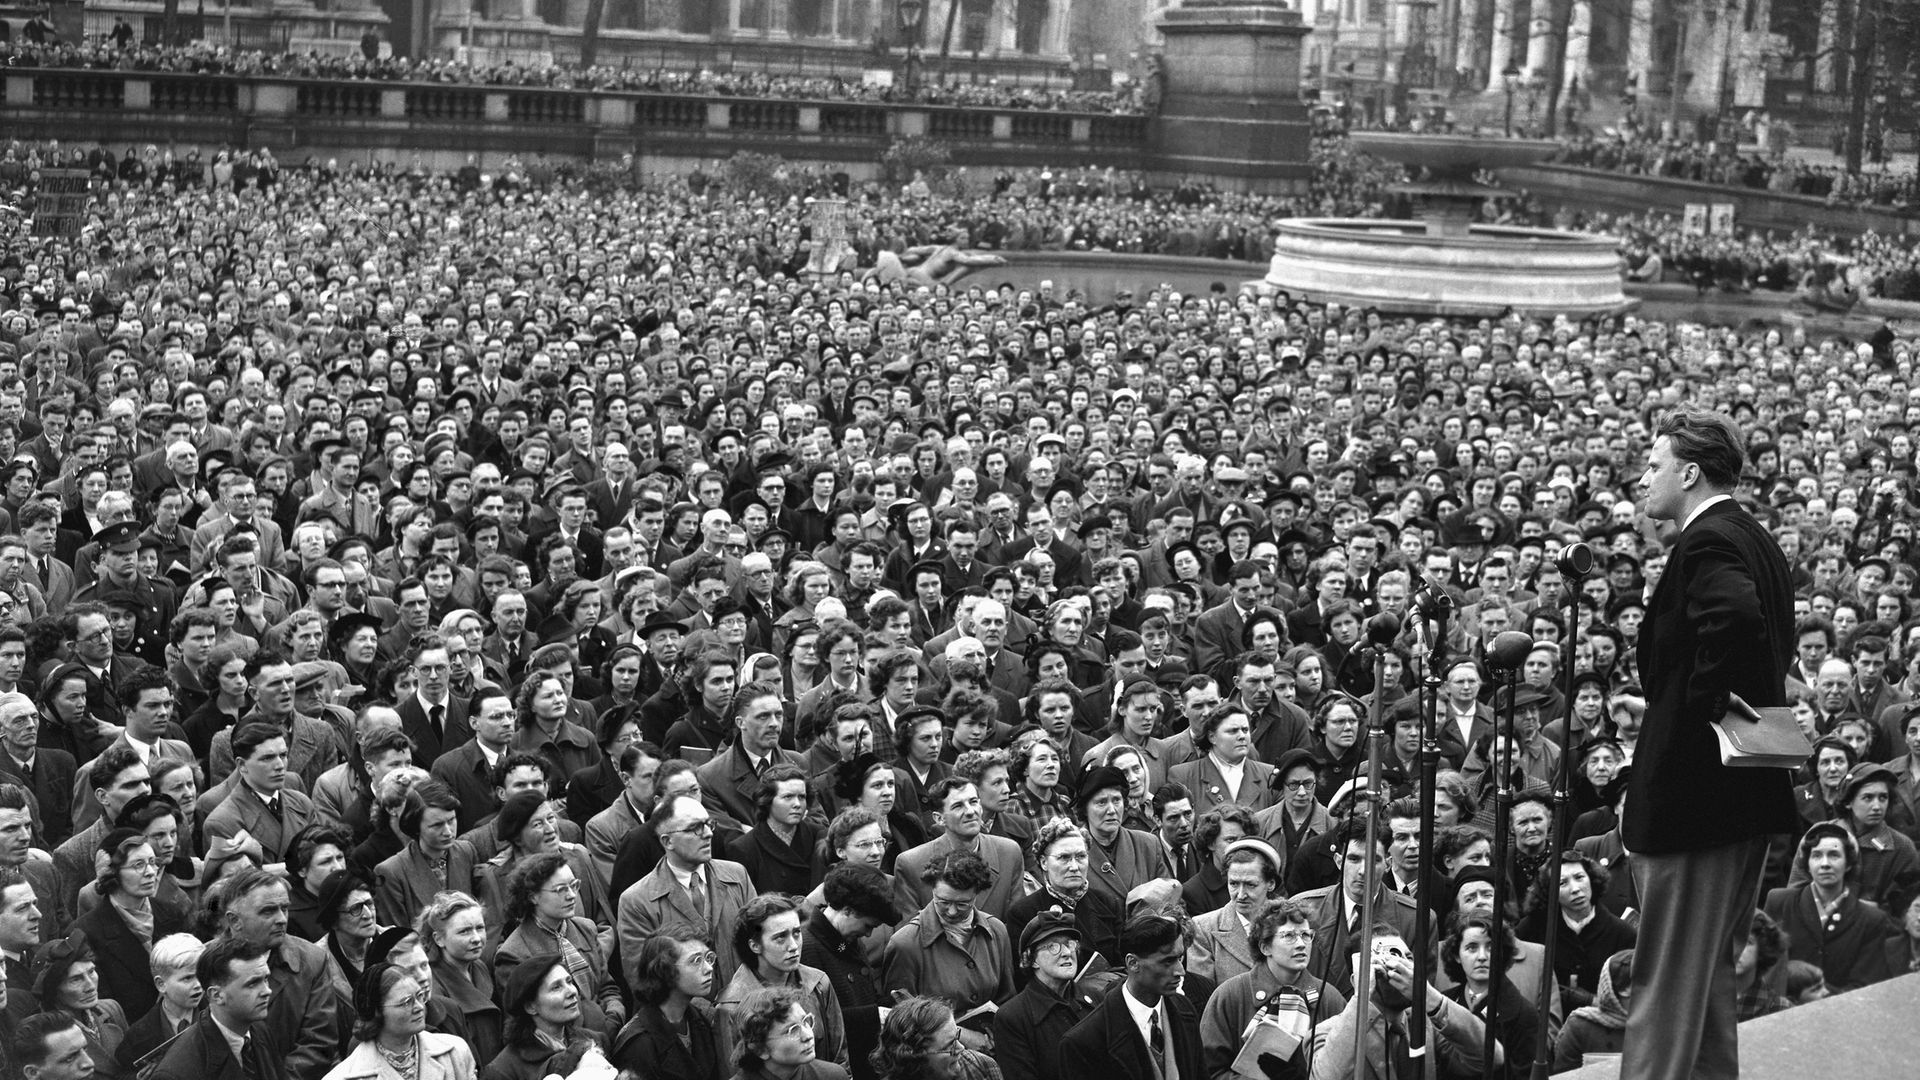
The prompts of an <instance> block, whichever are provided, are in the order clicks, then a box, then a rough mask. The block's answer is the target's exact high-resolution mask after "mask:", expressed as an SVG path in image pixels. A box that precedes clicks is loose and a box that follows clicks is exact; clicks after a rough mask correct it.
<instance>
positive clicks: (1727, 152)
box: [1553, 128, 1915, 212]
mask: <svg viewBox="0 0 1920 1080" xmlns="http://www.w3.org/2000/svg"><path fill="white" fill-rule="evenodd" d="M1755 134H1756V137H1757V138H1759V140H1760V144H1761V145H1760V146H1759V147H1757V148H1755V149H1753V150H1749V151H1746V152H1742V151H1741V150H1740V148H1738V147H1736V146H1731V145H1728V144H1727V143H1724V142H1718V141H1714V140H1711V139H1708V140H1691V139H1682V138H1673V137H1666V136H1664V135H1663V134H1662V133H1660V132H1654V131H1642V130H1640V129H1637V128H1622V129H1610V130H1608V131H1606V132H1585V131H1583V132H1581V133H1580V134H1578V135H1577V136H1575V137H1574V138H1571V139H1568V140H1567V141H1566V142H1565V143H1564V144H1563V145H1562V146H1561V148H1560V150H1559V152H1558V153H1557V154H1556V155H1555V156H1554V159H1553V160H1554V161H1556V162H1558V163H1560V164H1565V165H1579V166H1582V167H1585V168H1590V169H1606V170H1608V171H1611V172H1624V173H1632V174H1634V175H1638V176H1658V177H1664V178H1667V179H1672V180H1692V181H1694V182H1696V183H1702V184H1718V185H1721V186H1725V187H1738V188H1751V189H1755V190H1759V191H1770V192H1774V193H1776V194H1781V195H1804V196H1808V197H1810V198H1816V199H1821V200H1824V201H1825V202H1826V203H1828V204H1829V205H1845V206H1860V207H1879V208H1883V209H1893V210H1898V211H1902V212H1910V211H1911V210H1912V208H1913V207H1914V205H1915V199H1914V196H1915V189H1914V175H1915V174H1914V173H1913V172H1912V170H1897V169H1876V170H1862V171H1859V172H1848V171H1847V170H1846V169H1844V168H1841V167H1840V166H1837V165H1820V164H1814V163H1812V162H1808V161H1804V160H1801V159H1798V158H1794V157H1790V156H1783V155H1780V154H1776V153H1774V152H1772V148H1770V147H1768V146H1767V145H1766V143H1767V141H1768V140H1767V136H1766V133H1765V132H1764V131H1762V132H1756V133H1755Z"/></svg>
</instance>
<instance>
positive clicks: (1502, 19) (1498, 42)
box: [1487, 0, 1519, 90]
mask: <svg viewBox="0 0 1920 1080" xmlns="http://www.w3.org/2000/svg"><path fill="white" fill-rule="evenodd" d="M1514 6H1515V0H1493V26H1492V28H1491V33H1492V34H1493V48H1492V49H1491V50H1490V52H1489V54H1488V56H1487V89H1489V90H1504V89H1505V88H1506V84H1505V82H1504V81H1503V79H1504V76H1502V75H1501V72H1503V71H1505V70H1507V69H1508V68H1510V67H1512V66H1513V31H1514V25H1513V23H1514V20H1515V19H1516V18H1518V17H1519V16H1518V14H1517V13H1516V12H1515V11H1514Z"/></svg>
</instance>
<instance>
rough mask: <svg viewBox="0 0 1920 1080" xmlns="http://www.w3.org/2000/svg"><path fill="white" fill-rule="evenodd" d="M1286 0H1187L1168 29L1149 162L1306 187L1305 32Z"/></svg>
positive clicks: (1241, 180) (1170, 17) (1259, 186)
mask: <svg viewBox="0 0 1920 1080" xmlns="http://www.w3.org/2000/svg"><path fill="white" fill-rule="evenodd" d="M1308 29H1309V28H1308V27H1307V25H1306V24H1305V23H1304V22H1302V21H1301V18H1300V11H1299V9H1298V8H1296V7H1293V6H1291V5H1290V4H1289V3H1288V2H1287V0H1184V2H1183V3H1181V4H1180V5H1179V6H1178V7H1173V8H1169V9H1168V10H1167V12H1166V14H1165V15H1164V16H1162V17H1161V19H1160V32H1161V33H1162V34H1163V35H1164V36H1165V38H1166V50H1165V52H1164V53H1163V54H1162V67H1161V76H1160V77H1161V78H1163V79H1164V80H1165V81H1164V86H1163V92H1162V94H1161V98H1160V112H1159V114H1158V115H1157V116H1155V117H1154V118H1153V122H1152V125H1151V127H1150V128H1149V132H1150V134H1149V141H1150V144H1151V146H1152V155H1153V164H1152V167H1153V168H1154V169H1155V170H1156V171H1158V172H1161V173H1179V174H1185V173H1206V174H1210V175H1212V176H1215V177H1218V178H1219V179H1220V180H1221V181H1222V183H1223V184H1224V185H1230V186H1233V187H1236V188H1238V189H1240V190H1243V191H1258V192H1274V193H1279V192H1297V191H1305V190H1306V187H1307V181H1308V178H1309V176H1310V174H1311V166H1310V164H1309V163H1308V155H1309V150H1308V142H1309V137H1310V135H1311V128H1310V125H1309V123H1308V120H1307V109H1306V106H1305V105H1304V104H1303V103H1302V102H1301V100H1300V45H1301V39H1302V38H1304V37H1306V35H1307V33H1308Z"/></svg>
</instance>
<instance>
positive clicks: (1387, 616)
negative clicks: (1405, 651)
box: [1367, 611, 1400, 645]
mask: <svg viewBox="0 0 1920 1080" xmlns="http://www.w3.org/2000/svg"><path fill="white" fill-rule="evenodd" d="M1399 636H1400V616H1398V615H1395V614H1394V613H1393V612H1391V611H1383V612H1381V613H1380V614H1378V615H1375V616H1374V617H1373V618H1371V619H1368V620H1367V640H1368V641H1370V642H1372V643H1374V644H1375V645H1391V644H1393V639H1394V638H1397V637H1399Z"/></svg>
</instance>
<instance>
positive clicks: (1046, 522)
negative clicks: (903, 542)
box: [943, 502, 1088, 588]
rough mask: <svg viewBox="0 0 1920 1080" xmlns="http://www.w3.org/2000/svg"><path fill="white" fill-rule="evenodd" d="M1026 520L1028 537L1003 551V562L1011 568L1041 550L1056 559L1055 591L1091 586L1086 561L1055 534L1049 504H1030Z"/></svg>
mask: <svg viewBox="0 0 1920 1080" xmlns="http://www.w3.org/2000/svg"><path fill="white" fill-rule="evenodd" d="M1025 519H1026V523H1027V535H1025V536H1023V537H1021V538H1020V539H1018V540H1015V541H1013V542H1012V543H1010V544H1008V545H1007V546H1006V547H1005V548H1004V549H1002V551H1001V558H1002V560H1003V561H1004V562H1005V563H1006V564H1007V565H1009V566H1011V565H1013V564H1014V563H1016V562H1019V561H1020V560H1021V559H1024V558H1026V557H1027V553H1028V552H1030V551H1032V550H1034V549H1035V548H1038V549H1040V550H1041V551H1044V552H1046V553H1047V554H1048V555H1050V556H1052V558H1053V582H1054V586H1055V587H1056V588H1065V587H1067V586H1069V585H1086V584H1088V578H1087V561H1086V559H1085V558H1084V557H1082V556H1081V554H1080V552H1078V551H1076V550H1075V549H1074V547H1073V545H1071V544H1069V543H1067V542H1066V541H1065V540H1062V539H1060V536H1059V534H1057V533H1055V532H1054V531H1053V511H1052V510H1049V509H1047V504H1046V503H1044V502H1033V503H1029V504H1028V505H1027V510H1026V515H1025ZM943 554H944V553H943Z"/></svg>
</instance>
